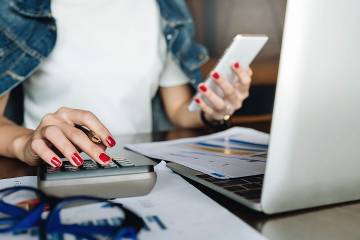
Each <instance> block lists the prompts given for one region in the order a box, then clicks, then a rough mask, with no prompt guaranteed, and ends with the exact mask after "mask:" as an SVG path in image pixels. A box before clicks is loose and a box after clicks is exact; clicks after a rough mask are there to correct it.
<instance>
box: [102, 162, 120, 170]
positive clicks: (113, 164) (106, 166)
mask: <svg viewBox="0 0 360 240" xmlns="http://www.w3.org/2000/svg"><path fill="white" fill-rule="evenodd" d="M102 167H103V168H106V169H107V168H118V165H116V164H115V163H114V162H113V161H110V162H109V164H108V165H103V166H102Z"/></svg>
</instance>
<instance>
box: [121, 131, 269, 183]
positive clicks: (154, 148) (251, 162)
mask: <svg viewBox="0 0 360 240" xmlns="http://www.w3.org/2000/svg"><path fill="white" fill-rule="evenodd" d="M268 143H269V135H268V134H266V133H263V132H260V131H257V130H254V129H249V128H241V127H234V128H231V129H228V130H226V131H223V132H219V133H215V134H211V135H207V136H202V137H195V138H185V139H179V140H172V141H164V142H155V143H154V142H153V143H140V144H130V145H126V147H127V148H128V149H130V150H133V151H135V152H138V153H140V154H143V155H146V156H148V157H151V158H155V159H161V160H167V161H172V162H176V163H179V164H182V165H184V166H187V167H189V168H192V169H195V170H198V171H201V172H203V173H205V174H209V175H211V176H213V177H216V178H223V179H226V178H236V177H244V176H250V175H257V174H263V173H264V171H265V161H266V157H267V148H268Z"/></svg>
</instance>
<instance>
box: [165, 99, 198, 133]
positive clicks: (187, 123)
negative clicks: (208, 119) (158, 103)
mask: <svg viewBox="0 0 360 240" xmlns="http://www.w3.org/2000/svg"><path fill="white" fill-rule="evenodd" d="M189 104H190V101H186V102H184V103H183V104H182V105H181V106H180V107H179V108H178V109H177V111H176V112H175V114H174V115H173V116H172V117H171V118H170V120H171V121H172V123H173V124H174V125H176V126H178V127H181V128H198V127H203V126H204V123H203V122H202V121H201V117H200V112H199V111H195V112H190V111H189V110H188V106H189Z"/></svg>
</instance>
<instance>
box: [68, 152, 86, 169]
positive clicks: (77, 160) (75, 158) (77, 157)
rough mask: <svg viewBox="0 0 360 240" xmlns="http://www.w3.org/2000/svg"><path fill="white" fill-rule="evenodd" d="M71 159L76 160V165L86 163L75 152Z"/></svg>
mask: <svg viewBox="0 0 360 240" xmlns="http://www.w3.org/2000/svg"><path fill="white" fill-rule="evenodd" d="M71 159H72V160H73V161H74V163H75V164H76V166H81V165H83V163H84V159H83V158H82V157H81V156H80V155H79V154H78V153H74V154H73V155H72V156H71Z"/></svg>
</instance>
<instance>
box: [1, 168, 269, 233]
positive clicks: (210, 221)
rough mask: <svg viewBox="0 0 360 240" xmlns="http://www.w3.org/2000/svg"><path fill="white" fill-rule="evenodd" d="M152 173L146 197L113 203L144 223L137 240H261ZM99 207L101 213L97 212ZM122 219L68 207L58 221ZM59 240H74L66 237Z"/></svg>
mask: <svg viewBox="0 0 360 240" xmlns="http://www.w3.org/2000/svg"><path fill="white" fill-rule="evenodd" d="M155 171H156V173H157V175H158V179H157V182H156V185H155V187H154V189H153V190H152V191H151V192H150V194H148V195H146V196H142V197H133V198H125V199H116V200H115V201H117V202H120V203H122V204H124V206H126V207H128V208H130V209H131V210H133V211H135V212H136V213H137V214H139V215H140V216H141V217H142V218H143V219H144V221H145V224H146V226H145V228H143V229H142V230H141V231H140V233H139V238H138V239H139V240H168V239H172V240H183V239H196V240H208V239H227V240H237V239H252V240H263V239H265V237H263V236H262V235H261V234H260V233H258V232H257V231H256V230H254V229H252V228H251V227H250V226H249V225H247V224H246V223H245V222H243V221H242V220H241V219H239V218H237V217H236V216H234V215H233V214H232V213H230V212H229V211H228V210H226V209H225V208H223V207H222V206H220V205H219V204H218V203H216V202H215V201H213V200H212V199H210V198H209V197H207V196H206V195H204V194H203V193H201V192H200V191H199V190H198V189H196V188H195V187H193V186H192V185H191V184H189V183H188V182H186V181H185V180H184V179H183V178H181V177H180V176H179V175H177V174H175V173H173V172H172V171H171V170H169V169H168V168H167V167H166V165H165V162H162V163H160V164H158V165H157V166H156V167H155ZM99 207H100V208H103V209H102V210H101V211H99ZM122 219H123V215H122V213H120V212H118V211H114V209H112V208H107V206H106V205H105V204H102V205H101V204H90V205H84V206H80V207H72V208H69V209H66V210H63V211H62V214H61V221H62V222H63V223H67V224H70V223H80V224H82V225H86V224H88V225H114V224H116V225H118V224H119V223H120V222H121V221H122ZM0 238H1V239H9V240H23V239H30V240H32V239H34V240H35V239H38V232H37V229H31V230H29V231H27V232H19V233H17V234H15V235H13V234H1V235H0ZM55 239H58V238H55ZM63 239H65V240H76V238H75V237H74V236H72V235H68V234H67V235H65V236H64V238H63Z"/></svg>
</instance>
